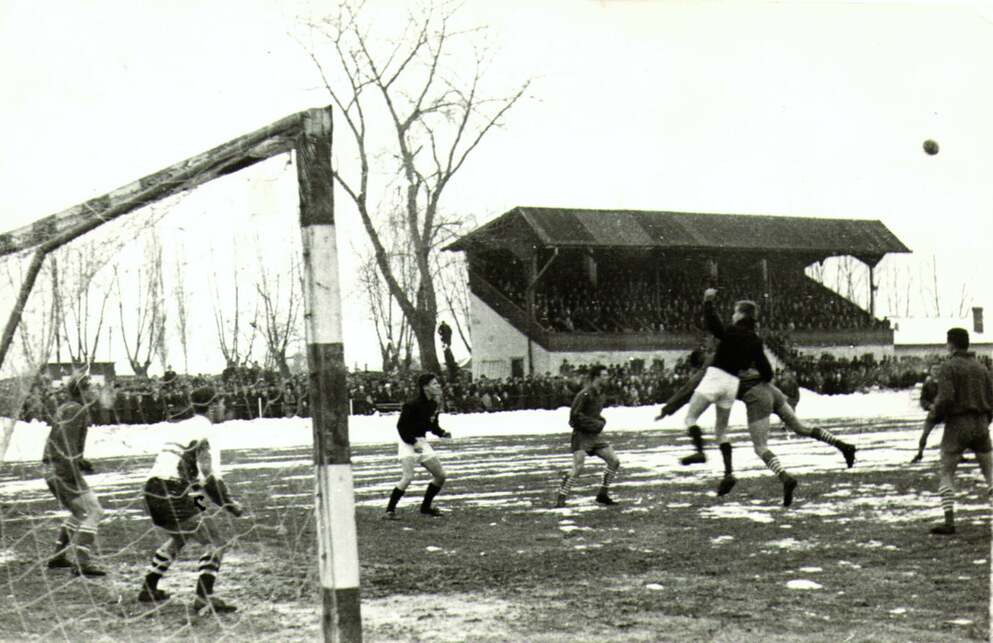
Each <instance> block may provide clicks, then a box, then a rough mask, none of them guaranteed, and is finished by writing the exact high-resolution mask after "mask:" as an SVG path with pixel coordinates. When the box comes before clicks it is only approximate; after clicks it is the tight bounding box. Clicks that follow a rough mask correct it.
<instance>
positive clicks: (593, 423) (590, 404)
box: [569, 386, 607, 434]
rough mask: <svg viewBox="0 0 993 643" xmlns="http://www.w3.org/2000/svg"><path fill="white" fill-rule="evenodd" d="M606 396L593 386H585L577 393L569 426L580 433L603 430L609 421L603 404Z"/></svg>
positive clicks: (570, 411) (570, 412) (595, 432)
mask: <svg viewBox="0 0 993 643" xmlns="http://www.w3.org/2000/svg"><path fill="white" fill-rule="evenodd" d="M605 403H606V397H604V396H603V395H601V394H600V393H598V392H597V391H595V390H594V389H593V387H592V386H587V387H585V388H583V390H581V391H580V392H579V393H577V394H576V398H575V399H574V400H573V401H572V408H571V409H570V410H569V426H571V427H572V429H573V430H574V431H579V432H580V433H589V434H597V433H599V432H600V431H603V427H604V426H606V424H607V421H606V420H604V419H603V416H602V415H601V413H602V412H603V405H604V404H605Z"/></svg>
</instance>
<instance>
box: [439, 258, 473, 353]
mask: <svg viewBox="0 0 993 643" xmlns="http://www.w3.org/2000/svg"><path fill="white" fill-rule="evenodd" d="M466 274H467V267H466V265H465V257H464V256H462V255H454V254H453V255H451V256H450V257H447V258H446V260H442V259H441V258H439V259H438V279H437V281H438V284H439V286H440V289H441V296H442V298H444V300H445V305H446V307H447V309H448V313H449V314H450V315H451V317H452V320H454V322H455V330H456V332H457V333H458V334H459V338H460V339H461V340H462V343H463V344H464V345H465V348H466V350H467V351H469V353H472V341H471V338H470V337H469V282H468V281H467V279H466Z"/></svg>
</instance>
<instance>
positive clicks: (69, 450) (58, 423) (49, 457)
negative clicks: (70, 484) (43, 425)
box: [41, 401, 89, 478]
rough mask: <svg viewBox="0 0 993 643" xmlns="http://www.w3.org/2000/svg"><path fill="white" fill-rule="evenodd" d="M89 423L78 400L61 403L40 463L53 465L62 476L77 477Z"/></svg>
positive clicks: (84, 409)
mask: <svg viewBox="0 0 993 643" xmlns="http://www.w3.org/2000/svg"><path fill="white" fill-rule="evenodd" d="M88 424H89V415H88V414H87V413H86V408H85V407H84V406H83V405H82V404H80V403H79V402H75V401H69V402H65V403H63V404H61V405H60V406H59V408H58V409H56V411H55V418H54V424H53V426H52V430H51V431H49V433H48V439H47V440H46V441H45V452H44V454H43V455H42V458H41V461H42V462H44V463H46V464H50V465H51V466H52V467H53V468H54V469H55V472H56V474H58V475H59V476H62V477H65V478H76V477H78V476H79V475H80V473H79V461H80V460H81V459H82V457H83V447H84V446H85V441H86V429H87V427H88Z"/></svg>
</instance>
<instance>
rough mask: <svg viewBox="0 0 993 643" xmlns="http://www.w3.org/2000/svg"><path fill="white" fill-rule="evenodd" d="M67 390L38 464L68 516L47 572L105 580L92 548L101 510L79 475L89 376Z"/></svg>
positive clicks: (89, 399)
mask: <svg viewBox="0 0 993 643" xmlns="http://www.w3.org/2000/svg"><path fill="white" fill-rule="evenodd" d="M66 392H67V393H68V395H69V399H68V400H67V401H65V402H64V403H62V404H61V405H59V407H58V409H56V411H55V416H54V418H53V419H52V430H51V431H50V432H49V434H48V439H47V440H46V441H45V452H44V455H43V456H42V460H41V461H42V463H43V464H44V470H45V474H44V475H45V484H46V485H48V488H49V490H50V491H51V492H52V495H54V496H55V498H56V500H58V501H59V504H60V505H62V506H63V507H64V508H66V509H68V510H69V513H70V516H69V518H67V519H66V520H65V522H63V523H62V526H61V527H60V528H59V535H58V538H57V539H56V541H55V555H54V556H52V558H50V559H49V560H48V568H49V569H58V568H70V569H72V571H73V573H74V574H76V575H77V576H80V575H81V576H105V575H106V573H107V572H105V571H104V570H102V569H100V568H99V567H98V566H96V565H95V564H94V563H93V548H94V546H95V544H96V537H97V526H98V524H99V523H100V519H101V518H102V517H103V508H102V507H101V506H100V501H99V500H98V499H97V496H96V494H95V493H94V492H93V490H92V489H90V486H89V485H88V484H87V483H86V479H85V478H84V477H83V470H84V469H83V464H84V462H85V461H84V460H83V448H84V446H85V444H86V429H87V427H88V426H89V421H90V420H89V414H88V413H87V407H88V406H89V405H90V404H92V401H93V400H92V397H91V396H90V393H89V378H88V377H86V376H85V375H76V376H74V377H73V378H72V379H70V380H69V382H68V383H67V384H66ZM73 546H75V557H74V558H70V556H69V551H70V549H72V548H73Z"/></svg>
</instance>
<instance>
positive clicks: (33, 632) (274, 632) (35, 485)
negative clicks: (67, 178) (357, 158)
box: [0, 133, 321, 641]
mask: <svg viewBox="0 0 993 643" xmlns="http://www.w3.org/2000/svg"><path fill="white" fill-rule="evenodd" d="M258 144H259V142H258V141H250V142H249V143H248V144H246V146H243V150H242V151H244V150H248V151H252V150H255V151H258V150H259V148H258V147H257V145H258ZM261 144H262V146H263V149H262V153H260V154H259V156H262V157H264V158H265V160H259V159H258V158H251V163H246V162H244V158H242V159H241V161H239V160H238V159H235V160H234V161H232V162H230V163H227V165H225V166H224V167H223V168H222V169H221V170H216V169H213V170H209V171H208V172H207V174H208V175H209V176H208V179H209V182H207V181H202V182H201V181H199V180H196V181H192V182H191V183H192V184H193V188H192V189H183V190H177V191H175V193H174V194H172V195H169V194H166V195H165V196H164V197H163V198H155V199H148V200H147V201H148V202H147V203H146V204H144V205H142V206H141V207H138V208H135V209H132V210H131V211H129V212H128V213H127V214H125V215H122V216H119V217H117V218H114V219H113V220H110V221H108V222H106V223H103V224H102V225H100V226H99V227H96V228H95V229H93V230H92V231H90V232H88V233H86V234H84V235H82V236H79V237H78V238H75V239H73V240H71V241H69V242H68V243H65V244H64V245H61V246H60V247H58V248H57V249H55V250H53V251H52V252H51V253H49V254H48V255H47V256H45V257H44V259H43V261H41V264H40V267H39V269H38V270H37V275H36V279H35V282H34V286H33V288H32V289H31V293H30V296H29V297H27V298H26V300H25V301H24V306H23V311H22V312H21V315H20V321H19V323H18V324H16V326H12V328H14V332H13V334H12V336H11V340H10V344H9V349H8V351H7V354H6V356H5V359H4V361H3V366H2V370H0V387H2V390H0V404H2V409H0V423H2V434H0V439H2V441H0V593H2V603H3V605H4V608H3V610H0V640H23V639H41V640H53V639H55V640H59V639H64V640H142V641H144V640H183V641H185V640H216V639H226V640H291V639H303V640H312V639H314V638H319V637H320V618H319V615H320V610H321V608H320V599H319V596H318V592H317V590H318V587H319V586H320V583H319V581H318V566H317V564H316V561H317V558H318V555H317V548H318V545H317V542H318V541H317V537H316V533H315V530H316V521H315V510H314V460H313V455H312V453H313V446H312V445H313V437H312V436H313V430H312V425H311V419H310V409H309V408H308V407H309V399H308V375H307V362H306V354H307V346H306V337H305V335H306V333H305V328H304V317H305V316H304V305H303V288H304V281H305V280H304V275H303V271H302V268H301V261H302V260H301V257H302V249H301V228H300V222H299V221H300V219H299V208H298V177H297V171H296V167H295V163H294V160H295V158H296V157H295V155H296V152H295V151H294V150H293V149H292V147H289V148H288V149H281V150H278V151H277V152H276V153H270V149H269V148H271V147H273V146H275V147H277V148H279V146H280V145H283V147H288V146H287V145H286V144H285V141H282V140H281V139H280V138H279V135H278V133H277V135H276V136H275V138H267V139H265V140H263V141H262V142H261ZM253 145H255V146H256V147H251V146H253ZM265 146H269V147H265ZM239 163H240V164H242V165H245V167H244V168H242V167H241V166H240V165H239ZM234 170H237V171H234ZM140 187H142V188H143V187H144V186H140ZM112 194H113V193H112ZM103 205H104V206H106V205H107V203H106V202H105V203H104V204H103ZM110 206H111V209H112V208H113V206H114V203H113V199H111V202H110ZM57 223H58V222H56V223H51V222H49V224H50V225H49V227H48V228H41V229H39V230H37V231H36V232H38V234H39V235H41V236H40V237H39V238H49V236H50V235H52V234H57V233H58V232H59V230H58V229H56V228H57ZM53 226H54V227H53ZM45 235H49V236H45ZM15 236H16V235H15ZM37 247H38V246H37V244H35V245H30V246H27V247H25V248H23V249H21V250H20V251H18V252H13V253H8V254H6V255H5V256H4V257H2V258H0V287H2V289H3V297H2V298H0V302H2V304H0V306H2V310H0V313H2V316H3V317H2V318H3V320H4V321H6V320H7V319H8V318H9V316H10V313H11V311H12V310H13V309H14V308H15V307H16V306H17V305H18V295H19V293H20V292H21V289H22V286H23V285H24V283H25V281H26V279H27V278H28V276H29V275H30V273H31V270H32V262H33V261H35V262H36V261H37V259H36V254H35V253H36V250H37ZM81 374H85V375H86V376H87V377H88V383H89V386H88V390H87V391H86V392H85V394H84V396H85V398H86V410H85V414H86V419H87V422H88V423H89V429H88V433H87V435H86V441H85V450H84V453H83V455H84V458H85V460H87V461H88V463H89V464H90V465H91V466H92V470H91V471H90V472H87V473H84V476H85V479H86V481H87V482H88V484H89V486H90V488H91V489H92V490H93V491H94V492H95V495H96V497H97V498H98V500H99V502H100V505H101V506H102V509H103V514H102V516H101V518H100V520H99V524H98V529H97V538H96V547H95V549H96V551H95V553H94V556H93V564H94V565H95V566H97V567H99V568H100V569H102V570H103V571H105V572H106V576H92V577H91V576H85V575H77V574H75V573H74V572H73V569H72V568H70V567H59V566H55V567H53V566H52V564H51V561H52V560H53V559H54V558H55V557H56V554H57V551H59V549H60V545H59V544H58V543H57V540H58V538H59V535H60V530H61V528H62V527H63V526H65V525H68V528H69V529H70V531H72V530H74V529H76V528H77V527H78V524H73V523H71V521H70V522H67V518H68V517H69V516H70V513H69V512H68V511H67V510H66V509H65V507H63V506H62V505H61V504H60V502H59V501H58V500H57V499H56V497H55V496H54V495H53V492H52V491H51V490H50V489H49V487H48V486H47V485H46V482H45V479H44V473H45V467H44V466H43V464H42V462H41V460H42V454H43V452H44V451H45V445H46V439H47V438H48V435H49V431H50V428H51V425H52V424H53V422H54V420H53V418H54V417H55V415H56V414H57V412H58V411H57V409H58V408H59V406H60V404H62V403H64V402H65V401H66V399H67V396H68V395H69V392H68V387H67V383H68V382H70V381H71V380H72V378H75V377H79V376H80V375H81ZM204 386H209V387H211V388H212V390H213V391H214V392H215V395H216V402H217V404H215V405H214V406H213V407H212V409H211V413H212V414H213V419H214V421H215V424H214V425H213V427H212V430H213V431H214V433H213V434H212V435H213V436H215V438H216V443H217V444H212V446H214V447H215V448H216V447H217V446H219V447H220V449H221V452H222V471H223V474H224V475H223V477H224V480H225V481H226V482H227V485H228V487H229V489H230V491H231V493H232V495H233V496H234V498H235V499H236V500H238V501H240V502H241V503H242V504H243V505H244V507H245V509H246V512H245V514H244V515H242V516H241V517H235V516H233V515H231V514H230V513H228V512H225V511H222V510H221V509H220V508H218V507H216V506H214V505H213V504H212V503H209V502H208V503H207V505H208V509H207V511H206V515H208V516H209V517H210V518H211V520H212V521H213V522H214V524H215V525H216V527H217V531H218V532H219V534H220V536H219V537H220V538H221V540H222V541H223V545H224V554H223V558H222V559H221V564H220V569H219V570H218V571H217V573H216V581H215V587H214V593H215V595H216V596H218V597H221V598H223V600H224V601H225V602H227V603H228V604H231V605H234V606H236V607H238V608H239V609H238V611H236V612H233V613H230V614H220V613H217V612H216V611H212V610H210V609H204V610H195V609H194V601H195V589H196V587H197V583H198V578H199V577H200V575H201V573H202V572H203V564H202V560H201V558H200V557H201V554H202V551H203V548H202V546H201V545H199V544H198V543H196V542H194V541H191V542H189V543H188V544H187V545H186V546H185V547H184V548H183V550H182V551H181V552H180V553H179V555H178V556H177V557H176V559H175V560H174V562H172V564H171V566H170V567H169V569H168V571H167V573H165V574H164V575H163V577H162V579H161V581H160V582H159V589H161V590H163V591H165V592H167V593H169V594H170V595H171V598H170V599H169V600H165V601H159V602H142V601H139V600H138V595H139V592H140V590H141V589H142V586H143V582H144V578H145V577H146V574H148V573H149V571H150V569H151V568H152V567H151V565H152V562H153V555H154V554H155V552H156V550H157V549H158V548H159V547H160V546H161V545H162V544H163V542H164V541H165V540H166V539H167V535H166V533H165V532H163V531H162V530H161V529H159V528H157V527H155V526H154V525H153V524H152V521H151V519H150V517H149V512H148V510H147V508H146V506H145V500H144V496H143V492H142V489H143V485H144V483H145V481H146V479H147V478H148V477H149V471H150V469H151V467H152V464H153V462H154V460H155V458H156V455H157V454H158V453H159V452H160V451H161V450H162V449H163V448H164V446H165V445H167V443H169V442H170V439H171V438H172V436H173V435H174V430H175V427H176V426H177V424H178V423H179V422H180V421H182V420H184V419H186V418H189V417H191V415H192V407H191V403H190V396H191V393H192V392H193V391H194V390H196V389H198V388H201V387H204ZM83 470H84V472H85V471H87V469H86V468H85V463H84V469H83ZM69 559H70V562H74V559H73V558H72V552H71V547H70V550H69Z"/></svg>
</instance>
